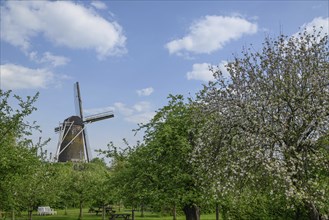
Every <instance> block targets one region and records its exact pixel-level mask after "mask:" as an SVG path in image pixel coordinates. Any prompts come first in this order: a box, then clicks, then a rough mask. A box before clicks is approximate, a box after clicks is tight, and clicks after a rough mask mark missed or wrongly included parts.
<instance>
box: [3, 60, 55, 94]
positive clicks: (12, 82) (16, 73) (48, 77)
mask: <svg viewBox="0 0 329 220" xmlns="http://www.w3.org/2000/svg"><path fill="white" fill-rule="evenodd" d="M0 77H1V81H0V82H1V87H3V88H5V89H36V88H46V87H47V85H49V84H51V83H52V82H53V80H54V74H53V73H52V72H51V71H49V70H47V69H30V68H27V67H24V66H19V65H15V64H4V65H1V66H0Z"/></svg>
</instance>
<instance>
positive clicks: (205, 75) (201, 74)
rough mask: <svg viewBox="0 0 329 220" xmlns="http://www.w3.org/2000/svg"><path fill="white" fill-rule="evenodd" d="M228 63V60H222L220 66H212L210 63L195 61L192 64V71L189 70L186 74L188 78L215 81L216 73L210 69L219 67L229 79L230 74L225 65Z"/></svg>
mask: <svg viewBox="0 0 329 220" xmlns="http://www.w3.org/2000/svg"><path fill="white" fill-rule="evenodd" d="M225 65H227V61H221V62H220V63H219V64H218V66H212V65H211V64H210V63H195V64H193V66H192V71H190V72H187V74H186V76H187V79H188V80H192V79H193V80H201V81H204V82H208V81H213V80H214V79H215V78H214V75H213V73H212V72H211V71H210V70H209V69H210V68H214V70H216V69H219V70H221V71H222V74H223V76H224V77H225V78H226V79H228V78H230V75H229V73H228V71H227V69H226V67H225Z"/></svg>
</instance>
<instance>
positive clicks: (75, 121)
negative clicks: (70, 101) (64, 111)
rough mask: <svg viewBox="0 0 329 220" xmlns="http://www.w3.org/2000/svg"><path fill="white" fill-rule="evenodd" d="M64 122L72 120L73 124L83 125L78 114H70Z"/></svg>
mask: <svg viewBox="0 0 329 220" xmlns="http://www.w3.org/2000/svg"><path fill="white" fill-rule="evenodd" d="M64 122H73V125H81V126H83V121H82V119H81V118H80V117H79V116H71V117H69V118H67V119H65V120H64Z"/></svg>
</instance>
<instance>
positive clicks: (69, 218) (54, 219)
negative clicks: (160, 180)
mask: <svg viewBox="0 0 329 220" xmlns="http://www.w3.org/2000/svg"><path fill="white" fill-rule="evenodd" d="M56 211H57V215H52V216H38V215H37V214H36V212H35V213H33V220H44V219H45V220H48V219H49V220H77V219H78V215H79V209H68V210H67V215H65V214H64V210H56ZM83 211H84V212H83V219H85V220H101V219H102V216H101V214H99V215H96V214H95V213H88V209H84V210H83ZM117 213H130V212H129V211H122V212H118V211H117ZM130 214H131V213H130ZM140 215H141V214H140V212H135V220H172V216H160V215H159V214H157V213H150V212H144V215H145V217H143V218H142V217H140ZM6 219H10V218H8V217H7V218H6ZM26 219H27V214H26V213H22V215H21V216H16V220H26ZM106 219H107V220H108V219H109V217H108V216H106ZM177 219H178V220H185V216H182V215H181V216H178V218H177ZM214 219H215V215H214V214H209V215H201V220H214Z"/></svg>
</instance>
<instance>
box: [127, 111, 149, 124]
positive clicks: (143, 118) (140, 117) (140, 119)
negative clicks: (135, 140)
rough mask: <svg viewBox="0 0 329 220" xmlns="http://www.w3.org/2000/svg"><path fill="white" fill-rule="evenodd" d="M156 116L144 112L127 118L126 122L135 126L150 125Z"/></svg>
mask: <svg viewBox="0 0 329 220" xmlns="http://www.w3.org/2000/svg"><path fill="white" fill-rule="evenodd" d="M154 115H155V112H143V113H140V114H135V115H131V116H128V117H126V118H125V120H126V121H128V122H132V123H135V124H141V123H143V124H145V123H148V122H149V121H150V120H151V119H152V118H153V117H154Z"/></svg>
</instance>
